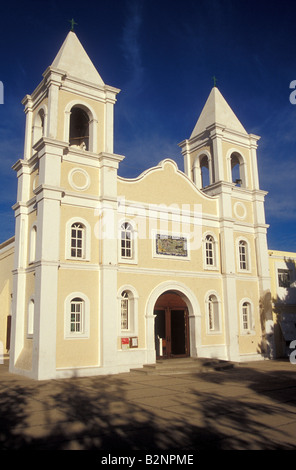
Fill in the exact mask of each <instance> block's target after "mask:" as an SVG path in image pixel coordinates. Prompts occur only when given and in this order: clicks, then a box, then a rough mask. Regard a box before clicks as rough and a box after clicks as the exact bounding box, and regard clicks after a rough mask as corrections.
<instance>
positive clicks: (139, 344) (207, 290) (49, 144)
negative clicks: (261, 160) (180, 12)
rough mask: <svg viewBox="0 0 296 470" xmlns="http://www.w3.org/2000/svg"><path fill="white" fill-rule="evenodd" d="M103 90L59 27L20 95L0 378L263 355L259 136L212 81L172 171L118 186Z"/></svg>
mask: <svg viewBox="0 0 296 470" xmlns="http://www.w3.org/2000/svg"><path fill="white" fill-rule="evenodd" d="M119 91H120V90H118V89H117V88H114V87H111V86H108V85H106V84H105V83H104V82H103V80H102V78H101V76H100V75H99V73H98V72H97V70H96V69H95V67H94V65H93V64H92V62H91V60H90V59H89V57H88V55H87V53H86V51H85V50H84V48H83V47H82V45H81V43H80V41H79V39H78V38H77V36H76V34H75V33H74V32H72V31H71V32H69V34H68V35H67V37H66V39H65V41H64V43H63V45H62V47H61V49H60V51H59V52H58V54H57V56H56V57H55V59H54V61H53V63H52V65H51V66H49V67H48V68H47V70H46V71H45V72H44V74H43V80H42V81H41V83H40V85H39V86H38V87H37V88H36V89H35V91H34V92H33V93H32V94H31V95H27V96H26V97H25V98H24V100H23V104H24V107H25V113H26V132H25V144H24V158H23V159H20V160H18V161H17V162H16V163H15V165H14V166H13V168H14V170H15V171H16V174H17V178H18V192H17V202H16V204H15V205H14V207H13V209H14V211H15V237H14V238H13V239H12V240H11V242H10V243H8V245H7V246H2V245H1V247H2V248H1V247H0V256H2V255H3V259H4V257H5V253H6V254H8V255H10V258H8V259H9V260H10V261H11V260H12V259H14V261H13V263H14V264H13V269H12V275H11V280H9V282H8V284H7V283H6V286H7V292H8V291H9V285H10V284H11V286H12V287H11V289H12V294H13V295H12V307H11V309H12V311H11V326H10V334H9V340H10V344H9V369H10V371H11V372H12V373H17V374H24V375H27V376H29V377H32V378H35V379H50V378H56V377H67V376H71V375H73V374H76V375H97V374H110V373H119V372H125V371H129V370H130V369H131V368H135V367H141V366H143V365H144V364H151V363H154V362H155V361H156V360H157V358H164V359H165V358H174V357H187V356H188V357H189V356H190V357H209V358H220V359H225V360H230V361H238V362H239V361H245V360H258V359H261V358H264V357H273V356H274V341H273V334H272V332H273V318H272V308H271V304H270V302H267V301H266V298H267V297H268V295H270V288H271V284H270V272H269V255H268V247H267V237H266V233H267V228H268V226H267V225H266V222H265V213H264V199H265V196H266V192H264V191H262V190H261V189H260V187H259V177H258V167H257V156H256V149H257V142H258V139H259V137H258V136H255V135H252V134H248V133H247V132H246V130H245V129H244V127H243V126H242V124H241V123H240V121H239V120H238V118H237V117H236V115H235V114H234V112H233V111H232V109H231V108H230V107H229V105H228V104H227V102H226V101H225V99H224V98H223V96H222V94H221V93H220V91H219V90H218V88H216V87H214V88H213V89H212V90H211V92H210V95H209V97H208V99H207V101H206V103H205V106H204V108H203V110H202V112H201V114H200V116H199V118H198V120H197V123H196V125H195V127H194V126H193V132H192V134H191V136H190V137H189V138H188V139H186V140H184V141H183V142H181V143H180V144H179V146H180V151H181V153H182V155H183V158H184V171H181V170H179V168H178V167H177V164H176V163H175V162H174V161H173V160H171V159H165V160H162V161H160V163H159V164H158V165H157V166H156V167H154V168H150V169H148V170H147V171H145V172H144V173H142V174H141V175H140V176H139V177H137V178H134V179H128V178H122V177H120V176H118V169H119V166H120V163H121V161H122V160H123V159H124V157H123V156H122V155H118V154H115V153H114V149H113V126H114V105H115V103H116V96H117V94H118V93H119ZM8 249H10V250H11V251H10V252H8V251H7V250H8ZM12 253H13V255H14V258H12V256H11V254H12ZM1 259H2V258H1ZM7 269H8V268H6V272H7ZM7 295H8V296H9V294H7ZM7 302H8V301H7ZM8 303H9V302H8ZM7 308H10V306H9V307H7ZM0 340H1V341H2V343H3V344H4V342H5V339H4V337H2V338H0Z"/></svg>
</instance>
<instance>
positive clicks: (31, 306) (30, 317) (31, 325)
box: [27, 299, 35, 337]
mask: <svg viewBox="0 0 296 470" xmlns="http://www.w3.org/2000/svg"><path fill="white" fill-rule="evenodd" d="M34 311H35V304H34V300H33V299H31V300H30V302H29V307H28V329H27V334H28V337H32V336H33V334H34Z"/></svg>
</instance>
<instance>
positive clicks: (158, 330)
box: [154, 291, 190, 359]
mask: <svg viewBox="0 0 296 470" xmlns="http://www.w3.org/2000/svg"><path fill="white" fill-rule="evenodd" d="M154 315H155V323H154V328H155V330H154V333H155V335H154V336H155V349H156V357H157V358H166V359H168V358H172V357H187V356H189V355H190V345H189V318H188V308H187V305H186V303H185V301H184V300H183V298H182V297H181V295H180V294H178V292H176V291H166V292H164V293H163V294H162V295H160V296H159V297H158V299H157V301H156V303H155V306H154Z"/></svg>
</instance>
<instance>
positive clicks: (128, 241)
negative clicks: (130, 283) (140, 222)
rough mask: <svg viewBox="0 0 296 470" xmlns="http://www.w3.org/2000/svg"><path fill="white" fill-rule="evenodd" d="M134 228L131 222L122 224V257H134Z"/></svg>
mask: <svg viewBox="0 0 296 470" xmlns="http://www.w3.org/2000/svg"><path fill="white" fill-rule="evenodd" d="M133 241H134V240H133V228H132V226H131V224H130V223H129V222H124V223H123V224H122V225H121V245H120V248H121V250H120V254H121V258H129V259H132V258H133Z"/></svg>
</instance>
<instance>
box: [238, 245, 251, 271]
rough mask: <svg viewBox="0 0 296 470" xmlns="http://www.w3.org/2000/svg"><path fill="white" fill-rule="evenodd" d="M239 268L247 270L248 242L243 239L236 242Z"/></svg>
mask: <svg viewBox="0 0 296 470" xmlns="http://www.w3.org/2000/svg"><path fill="white" fill-rule="evenodd" d="M238 255H239V269H240V270H241V271H246V270H249V254H248V244H247V242H246V241H245V240H240V241H239V244H238Z"/></svg>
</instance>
